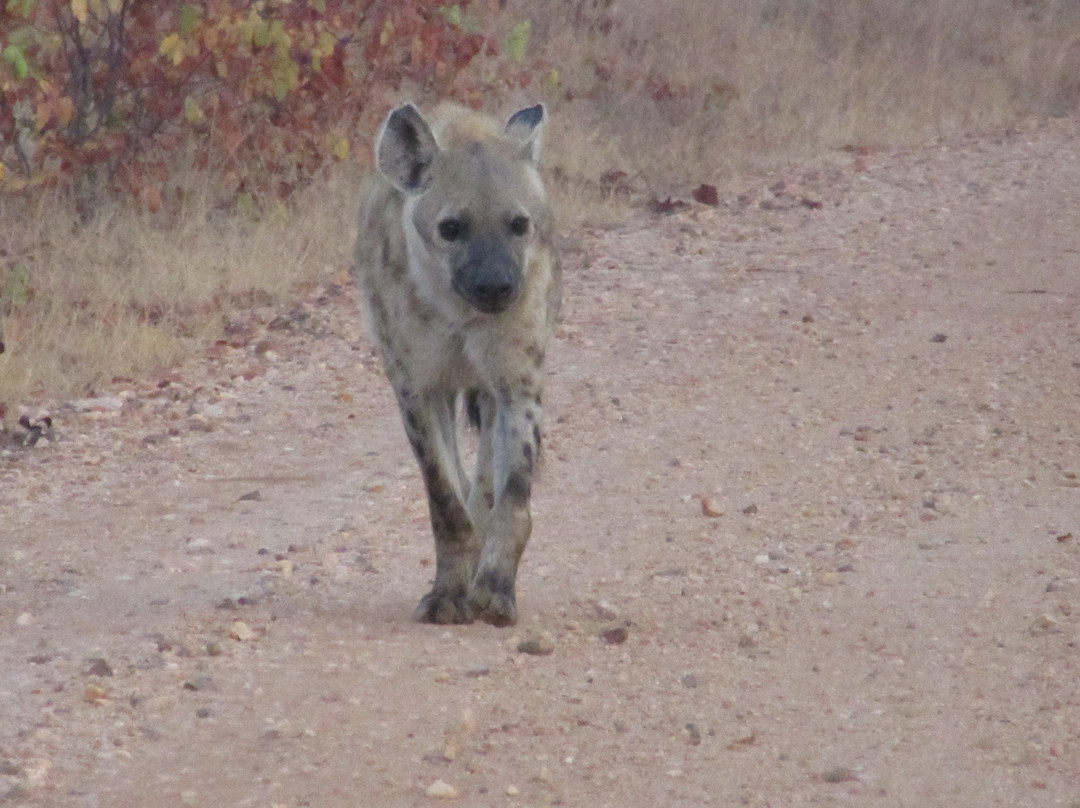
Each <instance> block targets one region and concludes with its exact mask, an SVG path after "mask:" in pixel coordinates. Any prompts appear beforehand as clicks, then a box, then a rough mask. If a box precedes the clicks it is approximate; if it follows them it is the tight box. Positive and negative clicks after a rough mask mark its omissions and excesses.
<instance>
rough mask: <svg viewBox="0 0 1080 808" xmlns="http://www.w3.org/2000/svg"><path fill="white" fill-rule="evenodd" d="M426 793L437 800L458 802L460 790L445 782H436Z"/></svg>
mask: <svg viewBox="0 0 1080 808" xmlns="http://www.w3.org/2000/svg"><path fill="white" fill-rule="evenodd" d="M424 793H425V794H426V795H427V796H429V797H431V798H432V799H435V800H456V799H457V798H458V796H459V795H458V790H457V789H456V788H454V787H453V786H452V785H450V784H449V783H447V782H446V781H445V780H436V781H435V782H434V783H432V784H431V785H430V786H428V787H427V789H425V791H424Z"/></svg>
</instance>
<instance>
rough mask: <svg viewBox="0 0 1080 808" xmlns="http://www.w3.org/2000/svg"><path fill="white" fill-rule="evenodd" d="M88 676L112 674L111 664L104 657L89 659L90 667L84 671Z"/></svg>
mask: <svg viewBox="0 0 1080 808" xmlns="http://www.w3.org/2000/svg"><path fill="white" fill-rule="evenodd" d="M86 674H87V675H88V676H112V675H113V669H112V666H111V665H110V664H109V663H108V662H106V661H105V660H104V659H91V660H90V669H89V670H88V671H87V672H86Z"/></svg>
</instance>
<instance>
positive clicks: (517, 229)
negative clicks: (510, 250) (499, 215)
mask: <svg viewBox="0 0 1080 808" xmlns="http://www.w3.org/2000/svg"><path fill="white" fill-rule="evenodd" d="M510 232H511V233H513V234H514V235H515V236H524V235H525V234H526V233H528V232H529V217H528V216H515V217H514V218H513V219H511V220H510Z"/></svg>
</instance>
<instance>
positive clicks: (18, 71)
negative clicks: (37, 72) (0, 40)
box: [2, 45, 30, 79]
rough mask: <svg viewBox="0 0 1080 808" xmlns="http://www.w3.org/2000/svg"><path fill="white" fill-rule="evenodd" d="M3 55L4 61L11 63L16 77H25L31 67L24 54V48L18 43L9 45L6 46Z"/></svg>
mask: <svg viewBox="0 0 1080 808" xmlns="http://www.w3.org/2000/svg"><path fill="white" fill-rule="evenodd" d="M2 55H3V58H4V61H5V62H7V63H8V64H9V65H11V72H12V73H14V74H15V78H17V79H25V78H26V74H27V73H28V72H29V71H30V68H29V67H28V66H27V64H26V57H25V56H24V55H23V52H22V48H20V47H18V46H17V45H8V46H7V47H6V48H4V51H3V54H2Z"/></svg>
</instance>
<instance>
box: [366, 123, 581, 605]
mask: <svg viewBox="0 0 1080 808" xmlns="http://www.w3.org/2000/svg"><path fill="white" fill-rule="evenodd" d="M544 116H545V114H544V107H543V106H539V105H538V106H534V107H529V108H528V109H523V110H521V111H520V112H517V113H516V114H514V115H512V116H511V117H510V119H509V120H508V121H507V122H506V123H505V124H502V123H500V122H498V121H496V120H494V119H491V118H488V117H487V116H484V115H480V114H479V113H475V112H472V111H470V110H466V109H463V108H460V107H455V106H442V107H440V108H439V109H438V110H436V112H435V114H434V115H432V117H431V122H430V123H429V122H428V121H427V120H425V118H424V117H422V116H421V114H420V113H419V112H418V111H417V109H416V108H415V107H414V106H412V105H411V104H406V105H405V106H402V107H400V108H398V109H396V110H394V111H393V112H392V113H390V115H389V117H388V118H387V119H386V122H385V123H384V124H383V127H382V130H381V132H380V134H379V137H378V141H377V143H376V148H375V153H376V164H377V166H378V169H379V171H378V176H376V177H375V178H373V180H372V183H371V186H370V187H369V189H368V192H367V194H366V197H365V200H364V203H363V206H362V209H361V214H360V233H359V238H358V239H357V246H356V270H355V271H356V273H357V276H358V280H359V283H360V286H361V288H362V290H363V294H364V300H365V304H366V310H367V314H368V320H369V323H370V324H371V327H372V329H373V331H374V334H375V337H376V339H377V341H378V344H379V347H380V349H381V351H382V357H383V363H384V365H385V368H386V374H387V376H388V377H389V379H390V383H391V384H392V385H393V388H394V392H395V393H396V394H397V400H398V405H399V406H400V409H401V415H402V419H403V421H404V424H405V431H406V433H407V434H408V437H409V442H410V443H411V444H412V448H413V453H414V454H415V455H416V460H417V462H418V463H419V465H420V470H421V472H422V475H423V479H424V484H425V486H426V488H427V495H428V509H429V512H430V514H431V528H432V532H433V533H434V534H435V556H436V566H435V584H434V586H433V587H432V589H431V591H430V592H429V593H428V594H427V595H425V596H424V597H423V598H422V599H421V600H420V604H419V605H418V606H417V608H416V612H415V617H416V619H417V620H421V621H426V622H432V623H468V622H471V621H472V620H473V619H474V618H477V617H478V618H480V619H482V620H485V621H487V622H489V623H492V624H495V625H508V624H511V623H514V622H515V621H516V620H517V606H516V603H515V596H514V582H515V579H516V577H517V568H518V562H519V560H520V559H521V554H522V552H523V551H524V550H525V544H526V542H528V540H529V533H530V531H531V529H532V517H531V515H530V511H529V497H530V492H531V490H532V478H533V468H534V466H535V464H536V461H537V457H538V455H539V451H540V416H541V386H542V384H543V380H544V371H543V365H544V351H545V348H546V345H547V341H548V337H549V336H550V334H551V330H552V326H553V323H554V321H555V318H556V315H557V314H558V310H559V303H560V299H561V294H562V291H561V290H562V286H561V276H560V271H559V263H558V258H557V256H556V253H555V250H554V248H553V244H552V220H551V211H550V209H549V207H548V204H547V202H546V200H545V196H544V188H543V184H542V183H541V180H540V174H539V172H538V170H537V156H538V153H539V149H540V135H541V130H542V128H543V123H544ZM460 402H463V407H464V409H465V411H466V413H467V415H468V419H469V420H470V421H471V422H472V424H473V425H474V426H475V427H476V428H477V429H478V430H479V439H478V443H477V461H476V470H475V474H474V475H473V478H472V480H471V481H470V480H469V478H468V476H467V475H466V473H465V471H464V469H463V467H462V462H461V458H460V456H459V453H458V445H457V443H458V442H457V421H458V419H457V413H458V408H459V406H461V404H460Z"/></svg>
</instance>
